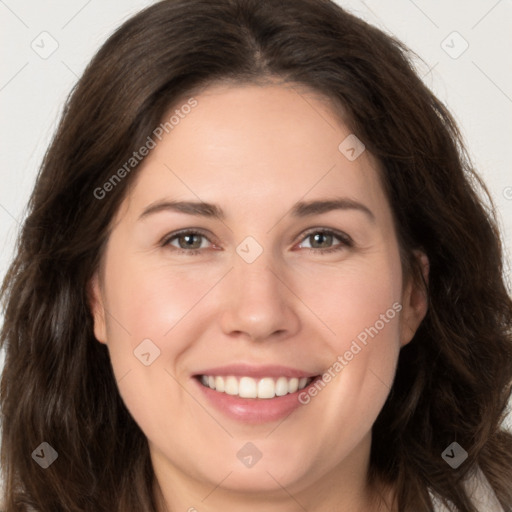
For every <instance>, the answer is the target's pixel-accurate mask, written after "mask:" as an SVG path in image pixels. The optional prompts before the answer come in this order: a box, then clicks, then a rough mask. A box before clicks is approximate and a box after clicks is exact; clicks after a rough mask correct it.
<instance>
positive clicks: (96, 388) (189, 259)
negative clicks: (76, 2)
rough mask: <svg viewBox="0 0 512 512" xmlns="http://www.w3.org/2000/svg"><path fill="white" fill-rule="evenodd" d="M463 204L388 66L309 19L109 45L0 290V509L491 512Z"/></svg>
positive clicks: (384, 48)
mask: <svg viewBox="0 0 512 512" xmlns="http://www.w3.org/2000/svg"><path fill="white" fill-rule="evenodd" d="M477 186H478V188H477ZM480 190H481V191H483V192H484V193H486V192H485V187H484V186H483V184H482V183H481V182H480V181H479V180H478V178H477V176H476V174H475V173H474V172H473V171H472V168H471V165H470V163H469V161H468V159H467V156H466V153H465V151H464V148H463V145H462V142H461V139H460V135H459V132H458V130H457V127H456V126H455V124H454V122H453V119H452V117H451V116H450V114H449V113H448V112H447V111H446V109H445V107H444V106H443V105H442V104H441V103H440V102H439V101H438V100H437V99H436V98H435V97H434V96H433V95H432V93H431V92H430V91H428V89H426V87H425V86H424V85H423V84H422V82H421V80H420V79H419V78H418V77H417V76H416V74H415V72H414V71H413V69H412V66H411V65H410V63H409V60H408V56H407V51H406V49H405V48H404V47H403V46H402V45H401V44H400V43H398V42H397V41H395V40H393V39H391V38H390V37H389V36H387V35H385V34H383V33H382V32H380V31H379V30H377V29H375V28H373V27H371V26H369V25H367V24H366V23H364V22H362V21H361V20H359V19H357V18H355V17H353V16H351V15H350V14H348V13H346V12H345V11H343V10H342V9H341V8H339V7H338V6H336V5H335V4H333V3H331V2H329V1H327V0H286V1H283V2H279V3H277V2H270V1H263V2H262V1H255V0H254V1H253V0H218V1H217V0H216V1H215V2H210V1H204V0H201V1H200V0H188V1H186V2H179V1H174V0H172V1H171V0H167V1H162V2H159V3H157V4H155V5H153V6H151V7H149V8H147V9H146V10H144V11H142V12H141V13H139V14H138V15H136V16H135V17H133V18H132V19H130V20H128V21H127V22H126V23H125V24H124V25H123V26H122V27H121V28H120V29H119V30H118V31H117V32H116V33H115V34H114V35H113V36H112V37H110V39H109V40H108V41H107V42H106V43H105V45H104V46H103V47H102V48H101V49H100V51H99V52H98V54H97V55H96V57H95V58H94V59H93V61H92V62H91V64H90V65H89V67H88V68H87V70H86V72H85V73H84V75H83V77H82V78H81V79H80V81H79V83H78V85H77V86H76V88H75V90H74V91H73V93H72V95H71V97H70V99H69V101H68V103H67V106H66V110H65V113H64V115H63V119H62V120H61V123H60V126H59V129H58V131H57V133H56V135H55V138H54V141H53V143H52V145H51V147H50V148H49V150H48V152H47V154H46V157H45V159H44V162H43V165H42V169H41V172H40V174H39V177H38V179H37V183H36V186H35V189H34V192H33V195H32V197H31V200H30V211H29V215H28V217H27V219H26V221H25V224H24V226H23V230H22V233H21V236H20V239H19V245H18V253H17V256H16V259H15V261H14V262H13V264H12V266H11V268H10V270H9V273H8V275H7V276H6V279H5V282H4V286H3V289H2V296H3V298H4V301H5V323H4V327H3V331H2V344H3V347H4V348H5V350H6V364H5V370H4V372H3V376H2V398H1V400H2V414H3V432H2V457H3V459H2V464H3V469H4V473H5V497H4V507H3V509H4V510H6V511H8V512H11V511H15V510H16V511H17V510H37V511H50V510H51V511H57V510H66V511H100V510H104V511H113V510H118V511H123V512H127V511H132V510H133V511H135V510H137V511H140V510H147V511H158V512H161V511H172V512H174V511H179V510H189V511H193V510H198V511H200V512H202V511H211V510H223V511H230V510H235V509H236V510H238V511H240V510H265V511H274V510H279V511H292V510H308V511H317V510H340V511H349V510H350V511H352V510H365V511H372V512H373V511H385V510H387V511H431V510H437V509H438V507H440V506H442V505H445V506H452V507H454V510H458V511H472V512H474V511H476V510H481V508H478V505H477V504H476V503H475V501H474V500H473V499H472V496H471V492H470V490H469V487H468V482H470V481H471V480H472V479H474V477H475V476H476V475H478V474H481V475H482V477H483V478H484V479H485V480H486V481H487V482H488V484H489V486H490V489H491V492H492V493H493V495H494V496H495V498H496V502H499V505H500V506H501V507H502V508H503V509H504V510H506V511H509V510H512V490H511V488H510V481H511V480H512V437H511V435H510V433H507V432H505V431H504V430H502V428H501V423H502V420H503V418H504V415H505V412H506V405H507V400H508V398H509V397H510V393H511V382H512V370H511V368H512V341H511V337H510V332H511V329H510V328H511V325H512V304H511V301H510V297H509V296H508V295H507V291H506V288H505V286H504V283H503V277H502V253H501V247H500V242H499V233H498V231H497V228H496V222H495V219H494V216H493V214H492V212H491V210H490V209H489V208H488V206H487V204H486V203H485V202H484V199H483V198H481V197H480V196H479V192H480ZM20 384H21V385H20ZM29 455H31V456H29Z"/></svg>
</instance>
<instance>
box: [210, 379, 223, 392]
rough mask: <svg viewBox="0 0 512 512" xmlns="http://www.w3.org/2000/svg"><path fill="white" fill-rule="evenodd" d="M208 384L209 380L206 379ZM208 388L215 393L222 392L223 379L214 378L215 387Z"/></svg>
mask: <svg viewBox="0 0 512 512" xmlns="http://www.w3.org/2000/svg"><path fill="white" fill-rule="evenodd" d="M208 383H210V379H208ZM210 387H211V388H212V389H216V390H217V391H224V379H223V378H222V377H215V386H210Z"/></svg>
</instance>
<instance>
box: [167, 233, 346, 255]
mask: <svg viewBox="0 0 512 512" xmlns="http://www.w3.org/2000/svg"><path fill="white" fill-rule="evenodd" d="M317 233H322V234H323V235H332V236H333V237H334V238H337V239H338V240H339V241H340V242H341V243H340V244H339V245H336V246H334V247H329V248H327V249H317V248H308V247H306V248H305V249H306V250H308V251H309V252H314V253H320V254H330V253H333V252H337V251H340V250H342V249H344V248H346V247H353V246H354V242H353V240H352V238H350V236H348V235H347V234H345V233H341V232H339V231H334V230H332V229H327V228H314V229H312V230H309V231H307V232H306V233H305V234H304V235H303V237H302V239H301V241H300V243H302V242H304V240H306V239H307V238H308V237H310V236H311V235H314V234H317ZM184 235H199V236H202V237H204V238H206V240H208V241H209V242H210V243H212V242H211V241H210V240H209V238H208V237H207V236H206V234H205V233H203V232H202V231H201V230H198V229H195V230H191V229H184V230H182V231H176V232H175V233H171V235H169V236H168V237H166V238H164V239H163V240H162V242H161V244H160V245H161V246H162V247H168V246H170V247H172V250H173V252H174V251H175V252H177V253H178V254H187V255H188V256H194V255H197V254H200V253H201V251H202V250H203V249H181V248H178V247H174V246H171V245H170V243H171V242H172V241H173V240H175V239H177V238H179V237H180V236H184Z"/></svg>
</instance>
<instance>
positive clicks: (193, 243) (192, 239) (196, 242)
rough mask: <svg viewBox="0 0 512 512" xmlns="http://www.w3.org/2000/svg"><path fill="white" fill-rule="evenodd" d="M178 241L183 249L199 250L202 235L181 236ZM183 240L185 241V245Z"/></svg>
mask: <svg viewBox="0 0 512 512" xmlns="http://www.w3.org/2000/svg"><path fill="white" fill-rule="evenodd" d="M178 240H179V245H180V247H181V248H182V249H199V248H200V247H201V235H193V234H185V235H181V236H180V237H179V238H178ZM183 240H185V243H184V244H183V243H182V241H183Z"/></svg>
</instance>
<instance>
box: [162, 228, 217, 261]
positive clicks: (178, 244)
mask: <svg viewBox="0 0 512 512" xmlns="http://www.w3.org/2000/svg"><path fill="white" fill-rule="evenodd" d="M205 241H206V244H204V243H203V242H205ZM208 243H211V242H210V241H209V240H208V238H207V237H206V235H204V234H203V233H200V232H198V231H181V232H178V233H174V234H171V235H170V236H168V237H167V238H165V239H164V240H163V241H162V242H161V245H162V247H169V248H171V249H172V250H176V251H178V252H181V253H187V254H190V255H192V254H197V253H199V252H201V250H202V249H206V248H207V247H208V245H207V244H208Z"/></svg>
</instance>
